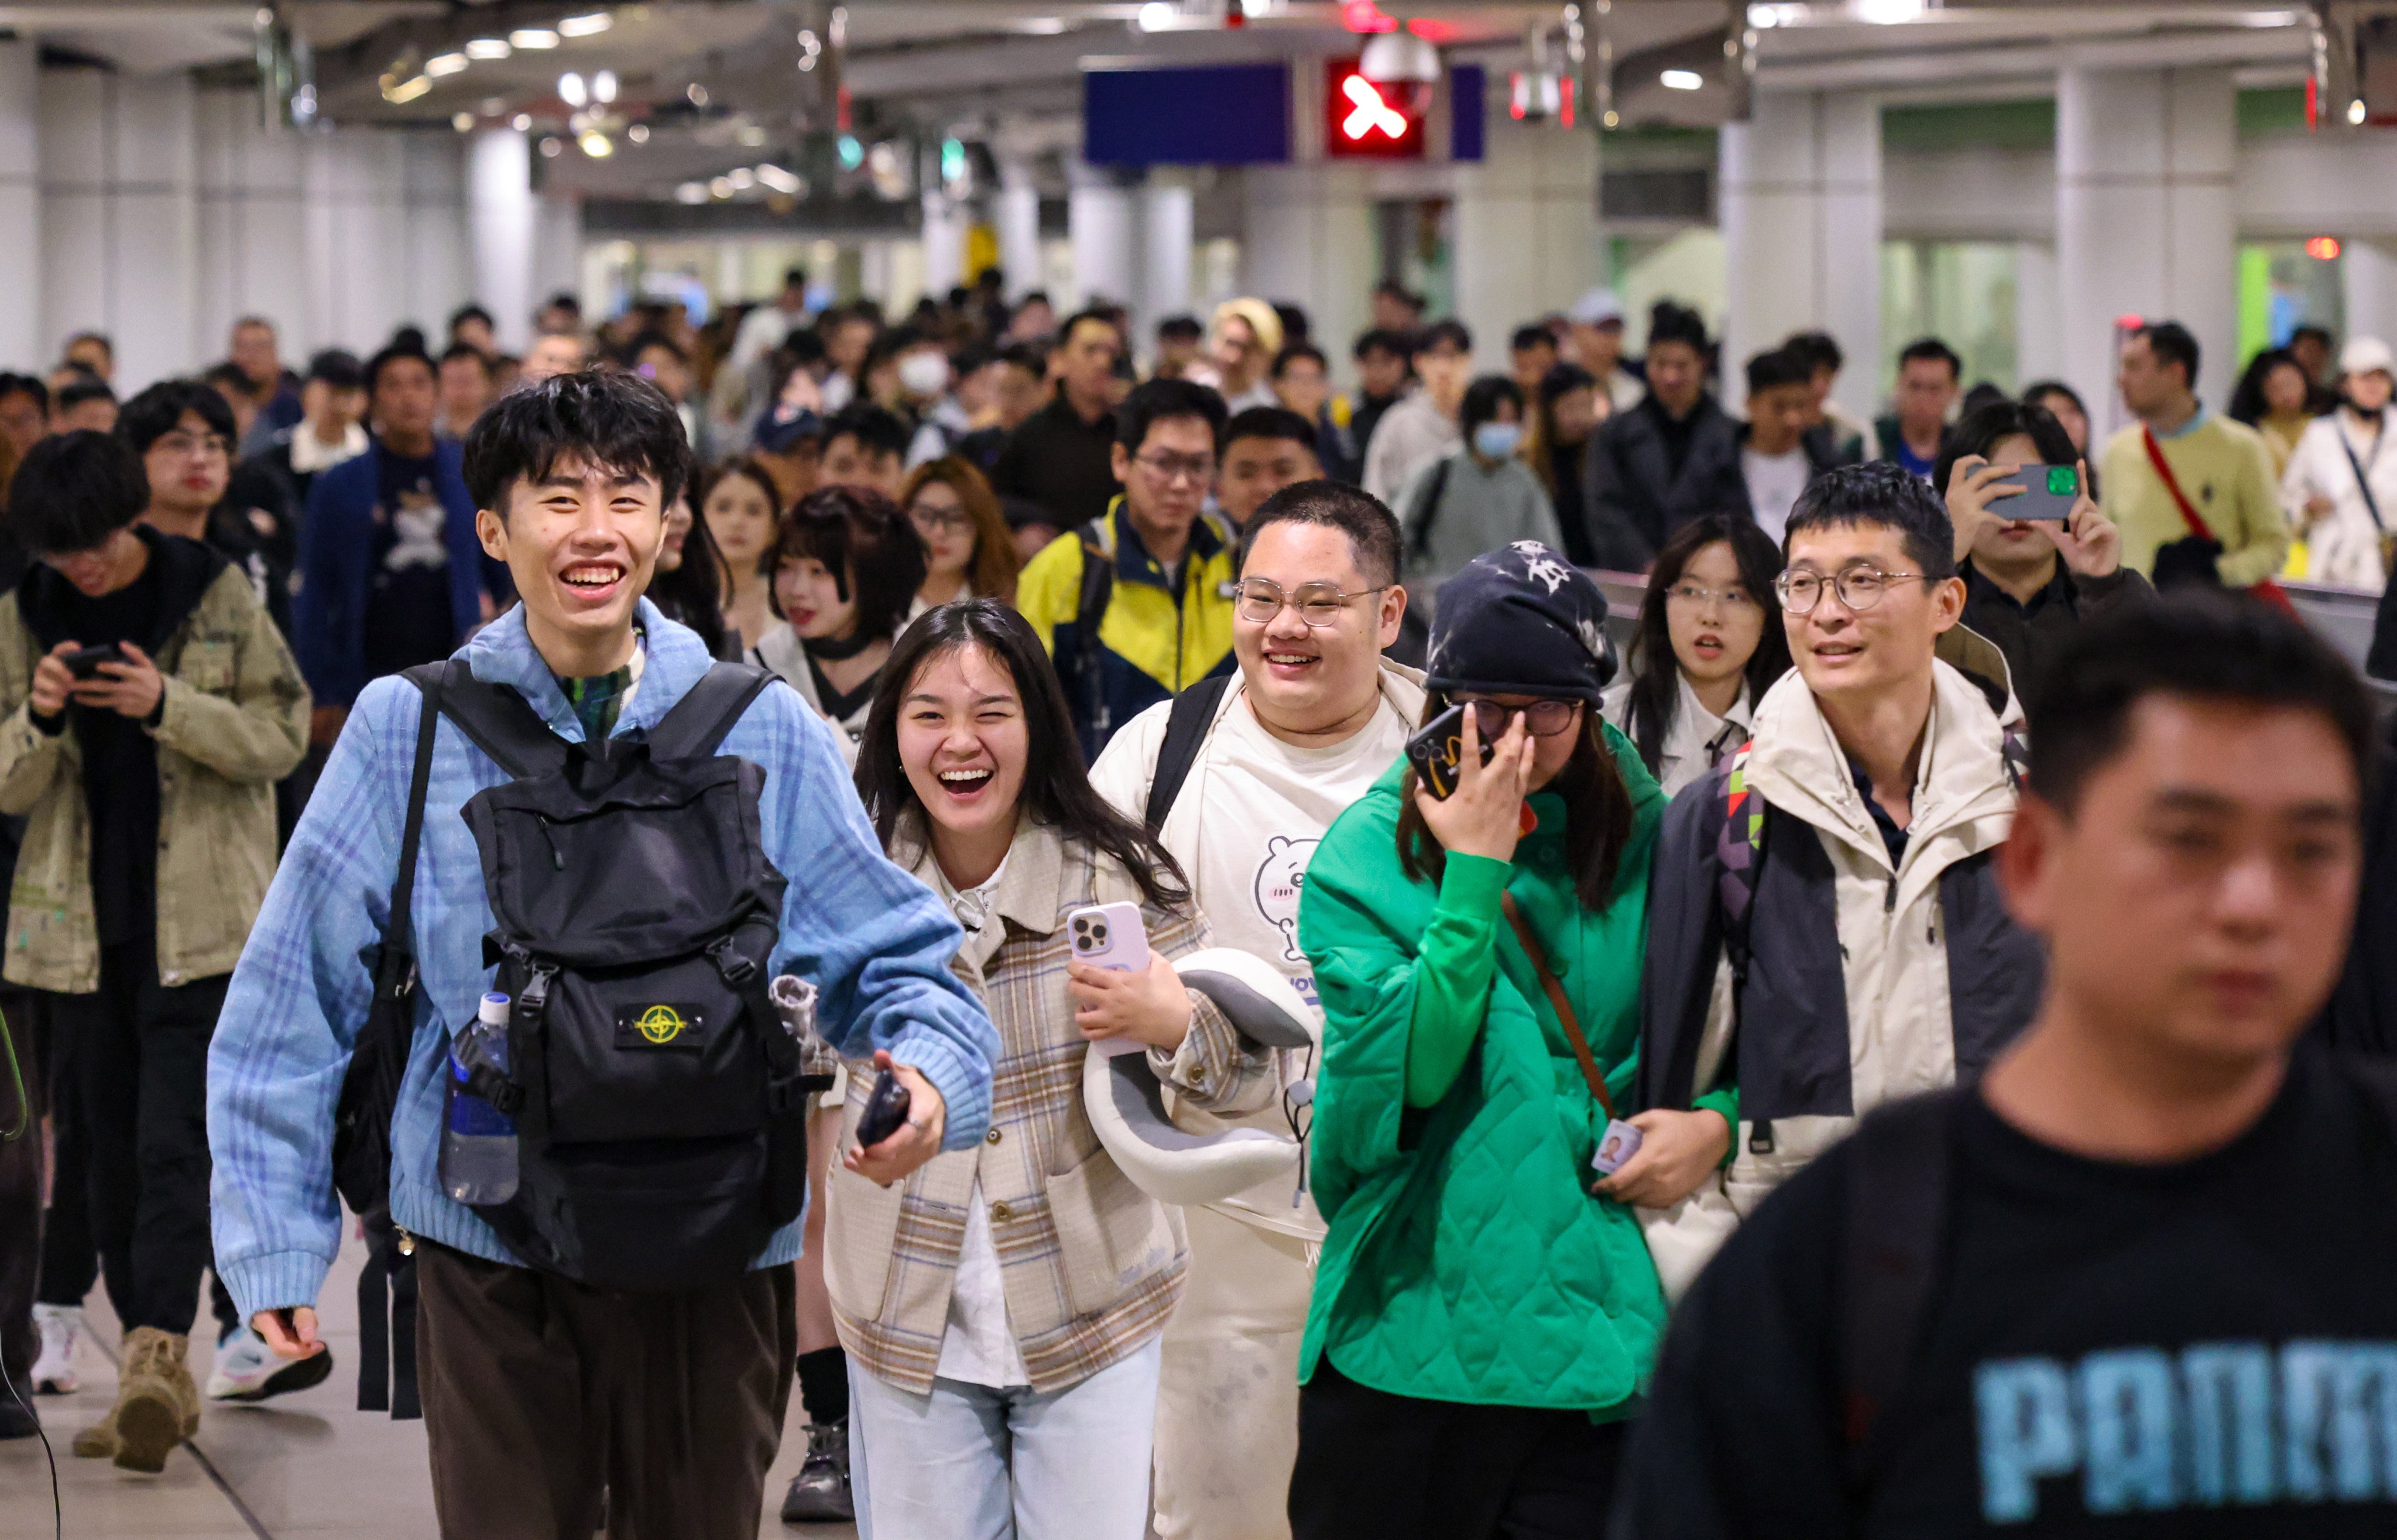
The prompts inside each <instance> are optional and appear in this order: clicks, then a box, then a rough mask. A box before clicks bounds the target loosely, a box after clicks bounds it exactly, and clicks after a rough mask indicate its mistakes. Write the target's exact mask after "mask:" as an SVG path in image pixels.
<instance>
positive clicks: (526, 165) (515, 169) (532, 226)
mask: <svg viewBox="0 0 2397 1540" xmlns="http://www.w3.org/2000/svg"><path fill="white" fill-rule="evenodd" d="M537 202H538V200H537V199H536V198H535V197H534V195H533V191H532V142H531V141H530V140H529V139H528V138H527V137H526V136H525V135H523V134H521V133H518V132H517V131H516V129H514V128H484V129H480V130H477V131H476V133H475V136H474V142H473V144H472V145H471V147H469V149H468V150H467V152H466V229H467V240H468V248H469V249H470V250H472V251H473V253H474V279H475V301H476V302H478V303H480V304H481V305H482V307H483V308H484V309H485V310H488V311H489V312H490V313H491V315H492V316H493V318H494V319H496V320H497V321H498V322H499V328H498V330H499V335H500V344H501V345H502V347H505V348H507V349H508V350H509V351H511V352H517V351H521V350H522V349H523V347H524V345H525V343H526V341H528V340H529V338H528V334H529V330H530V328H531V317H532V309H533V304H534V302H535V300H534V295H533V279H534V261H535V240H536V232H537V229H538V226H539V223H540V209H539V208H538V207H536V205H537Z"/></svg>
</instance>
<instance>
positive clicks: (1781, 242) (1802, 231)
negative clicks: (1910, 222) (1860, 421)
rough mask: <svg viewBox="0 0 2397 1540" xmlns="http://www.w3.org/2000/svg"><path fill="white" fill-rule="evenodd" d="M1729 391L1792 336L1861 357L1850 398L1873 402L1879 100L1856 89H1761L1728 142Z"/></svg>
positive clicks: (1725, 132)
mask: <svg viewBox="0 0 2397 1540" xmlns="http://www.w3.org/2000/svg"><path fill="white" fill-rule="evenodd" d="M1721 157H1722V168H1721V195H1722V233H1723V261H1724V265H1725V275H1726V279H1727V299H1728V311H1727V315H1726V316H1725V319H1724V323H1723V350H1722V362H1723V372H1724V374H1725V375H1726V376H1728V377H1729V379H1730V381H1731V383H1727V384H1726V385H1725V386H1724V390H1725V393H1726V395H1727V396H1728V397H1731V398H1734V399H1735V398H1737V397H1738V396H1739V395H1740V391H1739V387H1738V385H1737V383H1736V382H1737V381H1738V379H1739V377H1740V371H1741V370H1742V369H1743V368H1745V367H1746V365H1747V363H1748V358H1749V357H1750V356H1752V355H1755V354H1757V353H1760V352H1761V351H1763V350H1764V349H1766V348H1769V347H1772V346H1774V344H1775V343H1777V342H1779V341H1781V339H1782V338H1784V337H1786V336H1788V334H1789V333H1791V332H1793V331H1800V330H1809V329H1820V330H1824V331H1828V332H1829V333H1830V334H1831V335H1832V336H1833V337H1835V338H1837V339H1838V340H1839V342H1840V346H1841V349H1842V351H1844V352H1845V353H1846V354H1847V355H1848V357H1849V358H1850V359H1851V360H1852V361H1853V367H1851V368H1847V369H1845V370H1843V371H1841V375H1840V384H1839V390H1838V399H1839V401H1840V404H1841V406H1843V407H1846V408H1848V409H1849V410H1850V411H1853V412H1855V414H1856V415H1858V416H1860V417H1864V416H1869V415H1870V414H1871V412H1872V410H1873V408H1874V406H1875V404H1876V403H1875V400H1874V396H1875V394H1876V390H1877V375H1878V372H1879V371H1878V370H1877V369H1875V368H1873V367H1872V361H1873V360H1875V359H1877V358H1879V357H1880V356H1881V103H1880V102H1879V101H1878V100H1875V99H1874V98H1872V97H1870V96H1867V95H1864V94H1861V93H1857V92H1834V91H1759V92H1757V93H1756V98H1755V111H1754V114H1753V116H1752V117H1750V119H1749V120H1748V122H1746V123H1727V124H1725V125H1724V126H1723V128H1722V139H1721Z"/></svg>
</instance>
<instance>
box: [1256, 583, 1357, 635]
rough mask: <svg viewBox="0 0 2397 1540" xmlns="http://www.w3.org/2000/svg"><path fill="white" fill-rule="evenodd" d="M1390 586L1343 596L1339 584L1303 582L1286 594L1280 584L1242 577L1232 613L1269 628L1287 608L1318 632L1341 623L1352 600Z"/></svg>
mask: <svg viewBox="0 0 2397 1540" xmlns="http://www.w3.org/2000/svg"><path fill="white" fill-rule="evenodd" d="M1388 586H1389V584H1387V583H1383V584H1381V585H1380V586H1378V587H1373V588H1359V590H1357V592H1355V593H1353V594H1344V593H1342V592H1340V585H1339V584H1338V583H1300V584H1299V585H1298V587H1297V589H1296V590H1295V591H1294V592H1292V593H1289V594H1284V593H1283V592H1282V587H1281V584H1279V583H1276V582H1274V581H1273V579H1271V578H1242V579H1241V580H1240V592H1239V597H1238V598H1237V599H1236V601H1235V602H1234V605H1233V612H1234V613H1235V614H1237V615H1239V617H1240V619H1242V620H1244V621H1248V622H1251V623H1254V624H1257V625H1269V624H1271V623H1273V618H1274V617H1275V616H1277V615H1279V614H1280V613H1281V611H1282V607H1283V606H1284V605H1288V606H1289V607H1290V608H1292V609H1295V610H1297V611H1298V618H1299V619H1300V620H1302V621H1305V622H1306V623H1307V624H1308V625H1310V626H1312V627H1314V628H1315V629H1317V630H1321V629H1322V628H1323V627H1325V626H1327V625H1336V624H1338V623H1339V621H1340V617H1341V615H1342V614H1343V613H1344V612H1345V611H1346V609H1347V608H1348V601H1349V600H1350V599H1361V598H1364V597H1366V596H1369V595H1373V594H1378V593H1380V592H1382V590H1383V589H1384V588H1387V587H1388Z"/></svg>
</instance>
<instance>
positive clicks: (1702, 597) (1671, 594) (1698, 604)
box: [1665, 583, 1756, 609]
mask: <svg viewBox="0 0 2397 1540" xmlns="http://www.w3.org/2000/svg"><path fill="white" fill-rule="evenodd" d="M1665 596H1666V597H1667V598H1668V599H1675V600H1679V601H1680V602H1681V603H1682V604H1686V605H1689V606H1691V607H1692V608H1694V609H1705V608H1706V607H1707V605H1709V604H1713V603H1715V602H1717V601H1721V603H1722V604H1723V605H1724V606H1725V607H1726V608H1728V609H1745V608H1747V607H1748V606H1750V605H1753V604H1754V603H1756V600H1755V599H1753V598H1751V597H1749V596H1748V590H1747V589H1745V588H1702V587H1700V586H1699V585H1698V584H1696V583H1675V584H1674V585H1673V586H1672V587H1670V588H1667V589H1666V590H1665Z"/></svg>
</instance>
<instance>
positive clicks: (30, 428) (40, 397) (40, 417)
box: [0, 374, 50, 461]
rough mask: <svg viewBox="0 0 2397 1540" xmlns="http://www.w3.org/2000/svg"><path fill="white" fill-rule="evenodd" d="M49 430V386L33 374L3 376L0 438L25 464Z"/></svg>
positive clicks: (1, 383) (0, 401)
mask: <svg viewBox="0 0 2397 1540" xmlns="http://www.w3.org/2000/svg"><path fill="white" fill-rule="evenodd" d="M49 431H50V387H49V386H47V385H46V384H44V383H43V382H41V380H40V379H39V378H38V377H36V376H34V375H31V374H0V438H6V439H7V441H8V447H9V448H10V449H15V450H16V451H17V458H18V459H19V460H20V461H22V460H23V459H24V458H25V455H26V454H27V452H28V451H30V450H31V449H33V446H34V445H36V444H38V443H40V442H41V441H42V440H43V438H44V437H45V436H47V435H48V433H49Z"/></svg>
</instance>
